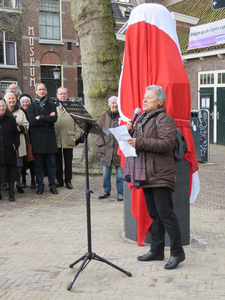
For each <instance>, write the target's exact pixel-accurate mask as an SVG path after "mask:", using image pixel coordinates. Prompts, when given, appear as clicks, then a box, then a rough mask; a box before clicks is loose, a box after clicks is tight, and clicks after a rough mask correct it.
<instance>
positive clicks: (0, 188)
mask: <svg viewBox="0 0 225 300" xmlns="http://www.w3.org/2000/svg"><path fill="white" fill-rule="evenodd" d="M1 191H2V186H1V183H0V200H2V194H1Z"/></svg>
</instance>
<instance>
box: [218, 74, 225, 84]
mask: <svg viewBox="0 0 225 300" xmlns="http://www.w3.org/2000/svg"><path fill="white" fill-rule="evenodd" d="M224 83H225V73H218V84H224Z"/></svg>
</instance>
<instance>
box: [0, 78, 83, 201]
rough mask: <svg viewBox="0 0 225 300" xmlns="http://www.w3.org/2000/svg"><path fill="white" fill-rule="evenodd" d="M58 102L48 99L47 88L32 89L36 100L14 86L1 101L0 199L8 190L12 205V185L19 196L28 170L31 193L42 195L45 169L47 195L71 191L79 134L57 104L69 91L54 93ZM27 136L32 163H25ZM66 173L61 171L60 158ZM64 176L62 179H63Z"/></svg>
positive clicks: (41, 85)
mask: <svg viewBox="0 0 225 300" xmlns="http://www.w3.org/2000/svg"><path fill="white" fill-rule="evenodd" d="M56 96H57V101H56V103H55V101H54V100H52V99H50V98H49V97H48V93H47V89H46V86H45V85H44V84H43V83H38V84H36V86H35V99H34V101H32V98H31V96H30V95H29V94H25V93H22V92H21V90H20V88H19V87H18V86H17V85H16V84H11V85H10V86H9V87H8V89H7V90H6V93H5V96H4V99H2V100H0V199H2V193H1V189H2V187H4V189H6V190H7V189H8V190H9V201H11V202H13V201H15V196H14V185H15V182H16V188H17V190H18V192H19V193H24V189H25V188H26V187H27V180H26V175H27V170H28V169H29V170H30V175H31V185H30V187H31V189H36V188H37V192H36V193H37V194H38V195H41V194H43V192H44V188H45V184H44V180H43V177H44V172H43V170H44V165H46V171H47V174H48V183H49V191H50V192H51V193H52V194H58V191H57V189H56V187H60V186H63V185H64V182H65V185H66V187H67V188H68V189H72V188H73V186H72V183H71V179H72V160H73V148H74V147H75V146H76V145H78V144H79V143H80V142H83V139H82V138H81V137H80V134H81V130H80V128H79V126H78V125H77V124H76V122H75V121H74V120H73V118H72V117H71V116H70V115H69V114H68V112H66V110H65V109H64V108H63V106H62V105H61V103H60V102H59V101H61V100H68V90H67V89H66V88H63V87H60V88H59V89H58V90H57V95H56ZM26 135H28V136H29V140H30V143H31V145H32V152H33V158H34V159H33V160H29V161H28V159H27V154H28V153H27V143H26ZM62 156H63V157H64V164H65V168H64V169H65V171H63V157H62ZM64 173H65V175H64Z"/></svg>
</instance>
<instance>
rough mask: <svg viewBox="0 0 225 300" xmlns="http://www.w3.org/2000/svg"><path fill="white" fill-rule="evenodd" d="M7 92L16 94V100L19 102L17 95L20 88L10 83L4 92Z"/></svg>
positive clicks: (19, 93)
mask: <svg viewBox="0 0 225 300" xmlns="http://www.w3.org/2000/svg"><path fill="white" fill-rule="evenodd" d="M7 93H13V94H14V95H15V96H16V99H17V102H19V97H20V95H21V94H22V92H21V89H20V88H19V87H18V85H16V84H15V83H12V84H10V86H9V87H8V88H7V90H6V92H5V94H7Z"/></svg>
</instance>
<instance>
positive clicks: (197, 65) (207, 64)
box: [184, 56, 225, 109]
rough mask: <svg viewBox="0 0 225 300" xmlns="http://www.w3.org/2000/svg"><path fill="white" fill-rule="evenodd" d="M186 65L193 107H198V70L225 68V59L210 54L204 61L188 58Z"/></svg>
mask: <svg viewBox="0 0 225 300" xmlns="http://www.w3.org/2000/svg"><path fill="white" fill-rule="evenodd" d="M184 66H185V70H186V72H187V75H188V78H189V81H190V86H191V109H198V72H204V71H215V70H223V69H225V60H224V59H220V58H218V56H209V57H206V58H205V60H204V61H201V60H200V59H199V58H196V59H191V60H188V63H186V64H185V65H184Z"/></svg>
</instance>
